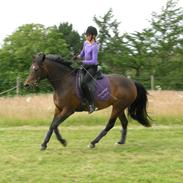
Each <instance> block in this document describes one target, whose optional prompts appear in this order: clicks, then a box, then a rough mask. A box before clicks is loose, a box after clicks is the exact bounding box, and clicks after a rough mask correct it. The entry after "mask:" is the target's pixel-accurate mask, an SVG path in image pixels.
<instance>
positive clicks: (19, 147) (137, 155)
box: [0, 91, 183, 183]
mask: <svg viewBox="0 0 183 183" xmlns="http://www.w3.org/2000/svg"><path fill="white" fill-rule="evenodd" d="M53 109H54V106H53V103H52V96H51V95H41V96H31V97H30V96H26V97H13V98H0V183H16V182H17V183H21V182H23V183H24V182H25V183H42V182H46V183H49V182H50V183H57V182H61V183H108V182H110V183H182V182H183V158H182V154H183V92H173V91H172V92H171V91H170V92H169V91H162V92H150V96H149V113H150V114H151V116H152V117H153V118H154V119H155V120H154V122H153V127H152V128H148V129H147V128H144V127H142V126H140V125H138V123H136V122H134V121H130V125H129V130H128V135H127V143H126V145H123V146H117V145H115V142H117V141H118V140H119V138H120V126H119V121H117V125H116V127H115V128H113V129H112V130H111V131H110V133H109V134H107V136H106V137H104V138H103V139H102V140H101V142H100V143H99V144H97V147H96V148H95V149H89V148H88V147H87V145H88V144H89V142H90V141H91V140H93V138H94V137H95V136H96V135H97V134H98V133H99V132H100V131H101V130H102V129H103V127H104V124H105V123H106V120H107V119H108V117H109V116H110V108H108V109H106V110H103V111H102V112H100V111H99V112H96V113H95V114H92V115H89V116H88V115H87V113H76V114H75V115H73V116H72V117H71V118H69V119H68V120H67V122H66V123H63V125H62V127H61V131H62V135H63V137H64V138H66V139H67V141H68V146H67V147H66V148H64V147H62V145H61V144H59V142H58V141H57V140H56V138H55V136H54V135H53V136H52V139H51V141H50V143H49V145H48V149H47V150H46V151H44V152H42V151H40V150H39V148H40V144H41V142H42V140H43V138H44V136H45V133H46V132H47V129H48V125H49V123H50V121H51V118H52V115H53Z"/></svg>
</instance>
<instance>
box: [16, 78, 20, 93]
mask: <svg viewBox="0 0 183 183" xmlns="http://www.w3.org/2000/svg"><path fill="white" fill-rule="evenodd" d="M19 94H20V78H19V77H17V81H16V95H17V96H18V95H19Z"/></svg>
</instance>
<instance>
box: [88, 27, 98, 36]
mask: <svg viewBox="0 0 183 183" xmlns="http://www.w3.org/2000/svg"><path fill="white" fill-rule="evenodd" d="M85 34H86V35H87V36H88V35H93V36H97V35H98V32H97V29H96V28H95V27H93V26H89V27H88V28H87V30H86V33H85Z"/></svg>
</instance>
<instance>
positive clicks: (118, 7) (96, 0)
mask: <svg viewBox="0 0 183 183" xmlns="http://www.w3.org/2000/svg"><path fill="white" fill-rule="evenodd" d="M166 2H167V0H1V1H0V25H1V26H0V45H2V44H3V39H4V38H5V37H6V36H8V35H11V34H12V33H13V32H15V31H16V29H17V28H18V27H19V26H21V25H23V24H28V23H40V24H43V25H45V26H53V25H59V24H60V23H63V22H69V23H72V24H73V28H74V29H75V30H76V31H78V32H79V33H80V34H81V33H83V32H84V31H85V30H86V28H87V27H88V26H89V25H95V24H94V22H93V17H94V15H96V16H97V17H99V16H103V15H104V14H105V13H106V12H107V11H108V10H109V9H110V8H112V10H113V14H114V17H115V18H116V19H117V20H118V21H120V22H121V24H120V32H121V33H123V32H134V31H140V30H142V29H143V28H145V27H147V26H148V25H149V22H148V20H150V19H151V14H152V12H160V11H161V9H162V6H165V4H166ZM178 5H179V7H183V0H179V3H178Z"/></svg>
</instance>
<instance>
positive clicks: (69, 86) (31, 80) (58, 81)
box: [24, 53, 151, 150]
mask: <svg viewBox="0 0 183 183" xmlns="http://www.w3.org/2000/svg"><path fill="white" fill-rule="evenodd" d="M45 78H47V79H48V81H49V82H50V83H51V85H52V87H53V89H54V104H55V113H54V117H53V120H52V122H51V125H50V128H49V130H48V132H47V134H46V137H45V139H44V141H43V143H42V144H41V150H45V149H46V148H47V143H48V142H49V140H50V138H51V136H52V133H53V132H54V133H55V134H56V137H57V139H58V141H59V142H60V143H61V144H62V145H63V146H66V145H67V142H66V140H65V139H64V138H63V137H62V136H61V134H60V132H59V130H58V126H59V125H60V124H61V123H62V122H63V121H64V120H65V119H67V118H68V117H69V116H70V115H72V114H74V112H76V111H78V109H79V108H80V106H81V105H80V104H81V100H80V98H79V97H78V96H77V94H76V72H75V70H74V69H73V68H72V67H71V66H70V65H69V64H68V62H65V61H64V60H63V59H61V58H60V57H57V56H53V55H45V54H43V53H41V54H38V55H36V56H35V57H34V58H33V61H32V65H31V67H30V73H29V76H28V78H27V80H26V81H25V83H24V85H25V86H26V87H30V86H31V87H32V86H34V85H36V84H37V83H38V82H39V81H40V80H42V79H45ZM107 78H108V80H109V85H110V92H111V94H110V97H109V99H107V100H106V101H100V100H96V101H95V105H96V107H97V108H98V110H101V109H104V108H106V107H108V106H111V105H112V113H111V117H110V119H109V121H108V123H107V125H106V127H105V128H104V129H103V130H102V131H101V132H100V133H99V135H98V136H97V137H96V138H95V139H94V140H92V141H91V142H90V147H91V148H94V147H95V144H96V143H98V142H99V141H100V139H101V138H102V137H103V136H105V135H106V134H107V132H108V131H109V130H110V129H111V128H113V126H114V124H115V121H116V119H117V118H119V120H120V121H121V126H122V133H121V139H120V141H119V142H118V144H124V143H125V140H126V134H127V125H128V120H127V118H126V116H125V112H124V110H125V109H128V114H129V115H130V116H131V117H132V118H133V119H135V120H137V121H138V122H139V123H141V124H142V125H143V126H145V127H150V126H151V124H150V122H149V117H148V114H147V111H146V104H147V91H146V90H145V88H144V87H143V86H142V85H141V84H139V83H137V82H134V81H132V80H130V79H128V78H125V77H122V76H119V75H107ZM84 110H86V111H87V107H86V108H85V109H84Z"/></svg>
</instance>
